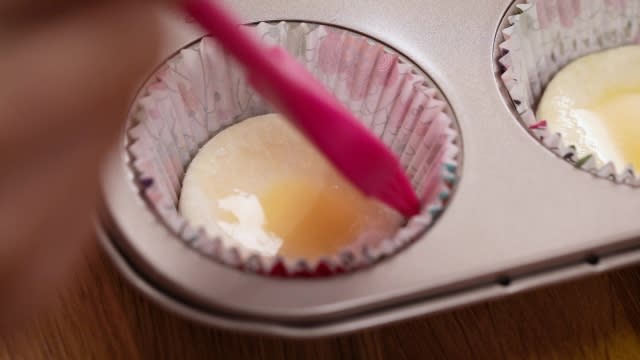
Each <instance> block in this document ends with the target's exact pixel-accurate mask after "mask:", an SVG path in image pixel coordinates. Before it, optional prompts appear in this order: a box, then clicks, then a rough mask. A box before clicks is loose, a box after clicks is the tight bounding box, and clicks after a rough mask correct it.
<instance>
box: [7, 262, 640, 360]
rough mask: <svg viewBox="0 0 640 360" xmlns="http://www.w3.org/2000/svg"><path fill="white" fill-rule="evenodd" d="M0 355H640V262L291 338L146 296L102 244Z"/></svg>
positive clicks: (565, 357)
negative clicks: (200, 321) (216, 325)
mask: <svg viewBox="0 0 640 360" xmlns="http://www.w3.org/2000/svg"><path fill="white" fill-rule="evenodd" d="M80 270H81V271H79V272H78V273H79V274H81V275H78V276H77V278H76V279H74V282H73V284H72V286H71V288H70V290H69V291H67V292H65V293H64V295H63V296H62V300H61V301H60V303H59V304H58V305H57V306H55V307H54V308H53V309H51V310H50V311H49V312H48V313H46V314H43V315H42V316H41V317H40V318H38V319H37V320H36V321H34V322H33V323H32V324H31V325H30V326H29V327H28V328H27V329H26V330H25V331H24V332H22V333H20V334H17V335H15V336H13V337H12V338H9V339H0V359H234V360H235V359H545V360H546V359H640V301H639V296H640V268H630V269H625V270H622V271H617V272H613V273H609V274H605V275H601V276H598V277H593V278H589V279H584V280H579V281H575V282H571V283H567V284H562V285H558V286H553V287H549V288H546V289H542V290H537V291H533V292H528V293H524V294H519V295H516V296H513V297H509V298H507V299H502V300H498V301H494V302H489V303H483V304H479V305H474V306H470V307H467V308H463V309H460V310H456V311H452V312H447V313H443V314H438V315H435V316H430V317H424V318H419V319H416V320H411V321H406V322H403V323H399V324H394V325H390V326H386V327H383V328H380V329H374V330H369V331H364V332H360V333H356V334H352V335H346V336H339V337H333V338H326V339H319V340H284V339H278V338H270V337H261V336H253V335H245V334H238V333H233V332H228V331H220V330H216V329H210V328H207V327H204V326H201V325H196V324H193V323H190V322H188V321H186V320H183V319H181V318H178V317H176V316H174V315H172V314H169V313H167V312H166V311H164V310H162V309H160V308H159V307H157V306H156V305H154V304H152V303H151V302H150V301H148V300H146V299H145V298H143V297H142V296H141V295H139V294H138V293H137V292H136V291H135V290H134V289H133V288H132V287H131V286H129V285H128V284H127V283H126V282H125V281H124V279H122V278H121V277H120V276H119V275H118V274H117V272H116V270H115V269H114V268H113V266H112V265H111V264H110V263H109V261H108V259H106V257H105V255H103V254H101V253H100V252H99V251H96V252H95V254H92V255H88V256H87V260H86V262H85V264H84V266H83V268H82V269H80Z"/></svg>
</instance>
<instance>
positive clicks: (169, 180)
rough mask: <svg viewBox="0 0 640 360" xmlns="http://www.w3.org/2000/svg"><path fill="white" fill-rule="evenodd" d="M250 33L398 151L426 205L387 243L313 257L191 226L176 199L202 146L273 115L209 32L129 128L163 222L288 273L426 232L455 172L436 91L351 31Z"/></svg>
mask: <svg viewBox="0 0 640 360" xmlns="http://www.w3.org/2000/svg"><path fill="white" fill-rule="evenodd" d="M254 29H255V31H256V32H257V34H258V35H259V36H260V37H261V38H262V40H263V41H265V42H267V43H271V44H278V45H281V46H283V47H284V48H285V49H287V50H288V51H289V52H290V53H291V54H293V55H294V56H295V57H296V58H297V59H298V60H299V61H301V62H302V63H303V64H305V65H306V67H307V69H309V70H310V71H311V72H312V73H313V74H314V75H315V76H316V77H317V78H318V79H319V80H320V81H321V82H322V83H324V84H325V85H326V86H327V87H328V88H329V89H330V90H331V91H332V92H333V93H334V94H335V95H336V97H337V98H338V99H339V100H340V101H341V102H343V103H344V104H345V105H346V106H348V107H349V109H351V111H352V112H353V113H354V114H355V115H356V116H357V117H358V118H359V119H360V120H361V121H362V122H363V124H364V125H366V126H367V127H369V128H370V129H371V130H372V131H373V132H374V133H375V134H376V135H377V136H379V137H380V138H381V139H382V140H383V141H384V142H385V144H386V145H388V146H389V147H390V148H391V149H392V150H393V151H394V152H395V153H396V154H397V155H398V157H399V159H400V161H401V163H402V165H403V166H404V168H405V169H406V171H407V174H408V175H409V176H410V179H411V181H412V184H413V186H414V188H415V189H416V190H417V192H418V193H419V195H420V196H421V198H422V200H423V203H424V204H425V205H424V209H423V211H422V212H421V213H420V214H419V215H417V216H415V217H413V218H411V219H409V220H408V222H407V224H406V225H405V226H404V227H402V228H401V229H400V230H398V232H397V233H396V235H395V236H394V237H393V238H391V239H386V240H384V241H381V242H379V243H377V244H370V243H363V244H362V243H361V244H354V245H352V246H348V247H346V248H345V249H344V250H343V251H341V252H340V253H338V254H334V255H330V256H326V257H323V258H320V259H314V260H308V259H291V258H283V257H280V256H276V257H266V256H263V255H259V254H255V253H251V252H250V251H248V250H246V249H243V248H239V247H234V246H230V245H229V244H227V243H225V240H224V239H223V237H222V236H216V234H208V233H205V232H204V230H202V229H199V228H195V227H193V226H191V225H190V224H188V222H187V221H186V220H185V219H184V218H183V217H182V216H181V215H180V214H179V213H178V211H177V203H178V197H179V194H180V186H181V180H182V178H183V176H184V173H185V170H186V168H187V166H188V165H189V162H190V161H191V159H192V158H193V157H194V156H195V154H196V153H197V151H198V149H199V148H200V146H202V145H203V144H204V143H205V142H206V141H207V140H209V139H210V138H211V137H213V136H214V135H215V134H216V133H217V132H218V131H220V130H221V129H223V128H225V127H227V126H229V125H232V124H234V123H237V122H239V121H242V120H244V119H246V118H249V117H252V116H256V115H260V114H264V113H269V112H271V110H270V109H269V106H268V105H267V104H266V103H265V102H264V101H263V100H262V99H261V98H260V97H259V96H257V95H256V93H254V91H253V90H252V89H251V88H250V87H249V85H248V84H247V82H246V81H245V78H244V76H243V73H242V71H241V70H240V69H239V68H238V66H237V65H236V64H235V63H234V62H233V61H232V60H231V59H230V58H229V57H228V56H227V55H226V54H225V53H224V52H223V51H221V49H220V48H219V47H218V46H217V45H216V43H215V42H214V41H213V40H212V39H210V38H207V37H205V38H202V39H201V40H200V41H199V42H197V43H195V44H194V45H192V46H189V47H187V48H185V49H183V50H181V51H180V52H179V53H178V54H177V55H175V56H174V57H173V58H171V59H169V60H168V61H167V62H166V63H165V64H164V65H163V66H162V67H161V68H160V69H159V70H158V71H157V73H156V74H155V75H154V77H153V78H152V79H151V80H150V82H149V83H148V85H147V86H146V87H145V88H144V89H143V91H142V93H141V94H142V96H140V97H139V100H138V102H137V105H136V106H138V109H137V112H136V115H135V116H134V118H133V119H132V122H131V124H130V128H129V129H130V130H129V132H128V133H129V138H130V142H129V145H128V150H129V152H130V154H131V155H132V159H133V160H132V163H131V165H132V168H133V170H134V172H135V175H136V179H137V181H138V183H139V185H140V186H141V187H142V189H143V191H142V194H143V197H144V198H145V199H146V200H147V202H148V204H150V206H152V207H153V208H154V209H155V212H156V214H157V215H158V216H159V217H160V218H161V220H162V223H163V224H164V225H166V226H168V227H169V228H170V229H171V230H172V231H173V232H174V233H175V234H176V235H177V236H178V237H180V238H181V239H182V240H183V241H185V242H186V243H188V244H189V245H190V246H191V247H193V248H194V249H196V250H197V251H199V252H201V253H203V254H206V255H208V256H210V257H211V258H212V259H215V260H217V261H220V262H222V263H224V264H227V265H229V266H233V267H237V268H239V269H243V270H246V271H251V272H256V273H261V274H272V275H282V276H310V275H313V276H317V275H328V274H335V273H340V272H344V271H348V270H352V269H356V268H360V267H363V266H366V265H368V264H371V263H373V262H375V261H376V260H378V259H380V258H382V257H385V256H388V255H390V254H392V253H394V252H396V251H398V249H400V248H402V247H403V246H405V245H406V244H408V243H409V242H411V241H412V240H414V239H415V238H416V237H418V236H419V235H420V234H422V233H423V232H424V231H425V229H426V228H427V227H428V226H429V225H430V224H431V223H432V222H433V220H434V219H435V217H437V216H438V214H439V213H440V212H441V211H442V210H443V208H444V206H445V202H446V200H447V198H448V197H449V194H450V191H451V187H452V184H453V183H454V182H455V180H456V173H457V171H456V169H457V154H458V147H457V146H456V137H457V131H456V128H455V127H454V125H453V122H452V119H451V116H450V115H449V114H448V109H449V107H448V105H447V103H446V101H445V100H444V98H443V97H442V96H440V94H439V91H438V90H437V89H435V88H433V87H430V86H428V85H427V79H426V78H425V77H424V76H423V75H421V74H419V73H418V72H416V71H415V70H414V67H413V66H412V65H410V64H408V63H407V62H405V61H403V60H402V59H401V58H400V57H399V56H398V55H396V54H393V53H392V52H390V51H389V50H387V49H385V48H384V47H383V46H382V45H381V44H378V43H376V42H374V41H372V40H370V39H368V38H365V37H363V36H360V35H356V34H354V33H351V32H348V31H346V30H342V29H337V28H331V27H327V26H323V25H311V24H305V23H293V22H281V23H278V24H269V23H260V24H258V25H257V26H255V27H254ZM422 189H435V191H431V193H424V191H423V190H422Z"/></svg>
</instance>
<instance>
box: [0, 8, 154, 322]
mask: <svg viewBox="0 0 640 360" xmlns="http://www.w3.org/2000/svg"><path fill="white" fill-rule="evenodd" d="M157 6H158V4H155V3H153V1H151V0H149V1H143V0H137V1H133V0H120V1H118V0H84V1H83V0H68V1H63V0H4V1H2V2H0V82H1V84H0V165H1V168H0V295H1V296H0V335H1V334H2V333H3V332H7V331H8V330H11V329H15V328H16V327H17V326H18V325H19V324H21V323H22V322H23V321H24V320H25V319H26V318H27V317H28V316H29V315H31V314H33V311H34V310H36V309H37V308H39V307H40V306H41V305H42V304H43V303H45V302H46V301H48V300H51V297H52V295H53V293H55V291H56V290H57V289H59V288H60V286H61V284H62V281H63V280H64V278H65V276H66V275H68V274H69V271H70V269H72V268H73V265H74V263H75V262H76V261H77V260H78V257H79V255H80V253H81V251H82V249H83V246H85V245H87V242H89V241H90V240H91V239H92V238H93V237H92V235H91V234H92V220H93V219H92V217H93V214H94V210H95V208H96V201H97V194H98V170H99V166H100V162H101V159H102V157H103V155H104V153H105V151H106V149H107V148H108V146H109V145H110V143H111V142H112V141H113V139H114V136H115V135H116V134H117V133H118V130H119V129H120V127H121V126H122V121H123V120H124V119H125V116H126V113H127V111H128V105H129V104H128V102H129V101H130V97H131V96H132V94H133V93H134V92H135V88H136V86H137V85H138V84H139V82H140V80H141V79H142V78H143V77H144V75H145V74H146V73H148V72H149V71H150V70H151V69H152V67H153V65H154V60H156V57H157V56H158V45H159V40H160V39H159V37H160V31H159V22H158V19H157V10H158V9H156V7H157Z"/></svg>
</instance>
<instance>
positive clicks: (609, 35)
mask: <svg viewBox="0 0 640 360" xmlns="http://www.w3.org/2000/svg"><path fill="white" fill-rule="evenodd" d="M516 7H517V14H516V15H512V16H509V18H508V20H509V24H510V26H509V27H507V28H506V29H504V30H503V31H502V34H503V36H504V42H502V43H501V44H500V45H499V47H500V49H501V51H502V53H503V54H502V56H501V57H500V59H499V62H500V64H502V65H503V66H504V68H505V70H504V72H503V73H502V76H501V79H502V81H503V83H504V85H505V87H506V89H507V91H508V92H509V94H510V95H511V98H512V100H513V103H514V105H515V107H516V110H517V112H518V114H519V115H520V118H521V119H522V121H523V122H524V124H525V125H526V126H527V127H528V129H529V130H530V132H531V133H532V134H533V135H534V136H535V137H536V138H537V139H539V140H540V141H541V142H542V144H543V145H545V146H546V147H548V148H549V149H550V150H552V151H553V152H554V153H556V154H558V155H559V156H560V157H562V158H563V159H565V160H567V161H569V162H571V163H573V164H574V165H576V166H577V167H579V168H582V169H584V170H587V171H589V172H591V173H593V174H594V175H596V176H598V177H602V178H608V179H611V180H613V181H616V182H619V183H625V184H631V185H636V186H637V185H640V179H638V178H637V177H636V175H635V172H634V169H633V168H632V166H631V165H628V166H627V167H625V169H622V171H620V172H618V170H620V169H616V168H615V166H614V164H613V162H611V161H610V160H611V159H600V158H599V157H598V156H597V155H596V154H591V153H588V152H586V151H584V150H583V149H580V148H577V147H576V146H575V145H571V144H568V145H567V144H565V143H564V142H563V141H562V134H560V133H558V132H555V131H554V129H549V128H548V127H547V126H546V124H545V123H542V122H540V119H537V118H536V116H535V107H536V105H537V102H538V100H539V99H540V97H541V96H542V92H543V91H544V87H545V86H546V85H547V83H548V82H549V81H550V80H551V78H552V77H553V75H555V74H556V73H557V72H558V70H560V69H561V68H562V67H563V66H565V65H566V64H567V63H569V62H570V61H572V60H575V59H577V58H579V57H581V56H584V55H587V54H590V53H594V52H598V51H601V50H605V49H609V48H614V47H618V46H622V45H627V44H633V43H637V44H640V0H537V1H536V0H528V1H526V2H525V3H524V4H519V5H516Z"/></svg>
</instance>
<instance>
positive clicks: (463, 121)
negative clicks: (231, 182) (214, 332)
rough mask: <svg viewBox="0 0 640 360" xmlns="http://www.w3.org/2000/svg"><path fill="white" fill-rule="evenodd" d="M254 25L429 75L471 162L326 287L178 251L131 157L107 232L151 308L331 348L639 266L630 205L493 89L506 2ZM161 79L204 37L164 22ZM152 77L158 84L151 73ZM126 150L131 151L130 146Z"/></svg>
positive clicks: (355, 9) (379, 6) (113, 169)
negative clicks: (362, 41) (417, 226)
mask: <svg viewBox="0 0 640 360" xmlns="http://www.w3.org/2000/svg"><path fill="white" fill-rule="evenodd" d="M233 5H234V7H235V8H236V9H237V10H238V11H239V13H240V14H241V15H242V17H243V19H244V20H245V21H246V22H248V23H250V22H259V21H275V20H296V21H305V22H317V23H327V24H331V25H334V26H340V27H344V28H346V29H350V30H354V31H357V32H361V33H363V34H366V35H367V36H370V37H372V38H375V39H377V40H379V41H380V42H382V43H385V44H387V45H388V46H389V47H390V48H393V49H395V50H396V51H397V52H399V53H401V54H403V55H404V56H405V57H406V58H407V59H409V60H410V61H412V62H413V63H414V64H416V65H417V66H418V67H420V68H421V69H422V70H423V71H424V72H425V73H426V74H428V75H429V77H430V78H431V79H432V80H433V82H434V83H435V84H437V86H438V87H439V88H440V90H441V91H442V92H443V93H444V95H445V96H446V98H447V100H448V101H449V103H450V104H451V107H452V109H453V112H454V113H455V115H456V119H457V122H458V124H459V128H460V133H461V137H462V140H463V141H462V142H463V143H462V144H461V149H462V152H463V159H464V161H463V162H462V163H461V167H460V169H459V172H460V174H459V175H460V179H459V183H458V185H457V190H456V194H455V196H454V197H453V199H452V200H451V202H450V203H449V204H448V206H447V210H446V212H445V213H444V214H443V215H442V216H441V218H440V219H439V220H438V221H437V222H436V223H435V225H434V226H433V227H432V228H431V229H430V230H429V231H428V232H427V233H426V234H425V235H424V236H423V238H421V239H419V240H418V241H416V242H415V243H414V244H412V245H411V246H410V247H408V248H406V249H405V250H403V251H401V252H400V253H398V254H396V255H395V256H393V257H390V258H388V259H386V260H384V261H382V262H380V263H378V264H377V265H375V266H372V267H369V268H367V269H364V270H360V271H356V272H353V273H349V274H343V275H340V276H333V277H328V278H321V279H280V278H269V277H262V276H256V275H254V274H250V273H246V272H240V271H237V270H235V269H232V268H229V267H227V266H224V265H221V264H219V263H217V262H213V261H211V260H210V259H208V258H206V257H204V256H202V255H200V254H198V253H197V252H195V251H193V250H192V249H190V248H188V247H187V246H185V245H184V244H183V243H182V242H180V241H177V239H176V237H175V236H174V235H173V234H172V233H171V232H170V231H168V230H167V228H165V227H162V226H158V221H159V220H158V218H157V217H156V215H155V214H154V213H153V212H152V210H151V209H150V208H149V207H148V206H147V204H146V203H145V202H144V201H143V199H142V197H141V196H140V194H139V189H138V188H137V186H136V185H135V184H134V182H133V175H132V173H131V171H130V170H129V168H128V167H127V165H126V164H127V163H128V161H129V159H128V158H127V157H128V155H127V152H126V151H125V148H124V144H125V141H122V142H120V143H119V144H118V145H117V146H116V147H115V148H114V149H113V151H112V153H111V155H110V157H109V159H108V162H107V164H106V166H105V169H104V187H103V188H104V206H103V208H102V209H101V210H102V211H101V212H100V218H99V222H98V232H99V234H100V235H101V236H100V237H101V239H102V243H103V244H104V245H105V248H106V250H107V252H108V253H109V254H110V255H111V256H112V258H113V259H114V261H115V263H116V264H117V265H118V267H119V268H120V269H121V270H122V271H123V273H124V274H125V275H126V276H127V277H128V278H129V279H130V280H131V281H132V282H133V283H134V284H135V285H136V286H137V287H138V288H139V289H141V290H142V291H143V292H144V293H146V294H148V295H149V296H150V297H151V298H152V299H154V300H155V301H157V302H159V303H161V304H163V305H164V306H166V307H167V308H169V309H171V310H173V311H175V312H177V313H180V314H182V315H184V316H187V317H189V318H191V319H193V320H195V321H199V322H204V323H207V324H211V325H215V326H219V327H224V328H231V329H238V330H245V331H252V332H261V333H269V334H278V335H284V336H292V337H315V336H325V335H332V334H337V333H343V332H348V331H354V330H358V329H363V328H367V327H371V326H376V325H381V324H385V323H389V322H392V321H398V320H402V319H407V318H410V317H414V316H418V315H422V314H427V313H433V312H436V311H441V310H444V309H448V308H453V307H456V306H460V305H464V304H469V303H472V302H477V301H481V300H486V299H490V298H495V297H500V296H504V295H507V294H510V293H514V292H519V291H523V290H525V289H529V288H533V287H536V286H540V285H543V284H548V283H551V282H556V281H560V280H565V279H570V278H574V277H578V276H582V275H586V274H590V273H595V272H599V271H603V270H608V269H611V268H615V267H619V266H622V265H625V264H630V263H635V262H638V261H639V260H640V248H639V245H640V239H639V236H640V222H639V221H637V216H636V214H637V213H638V211H639V210H640V197H638V196H637V195H638V194H637V193H636V191H637V189H634V188H631V187H628V186H620V185H618V184H615V183H613V182H607V181H598V179H596V178H595V177H593V176H592V175H590V174H589V173H586V172H583V171H580V170H577V169H574V168H572V167H571V166H568V165H567V164H566V163H564V162H563V161H560V160H558V158H557V157H556V156H555V155H554V154H552V153H551V152H549V151H546V150H545V149H544V147H543V146H542V145H541V144H539V143H538V142H537V141H536V140H535V139H533V138H532V137H531V136H529V134H527V131H526V130H525V129H524V128H523V127H522V126H521V125H520V124H519V122H518V120H517V114H516V112H515V109H514V108H513V106H512V104H511V102H510V101H508V100H506V99H508V95H507V94H506V91H505V89H504V88H503V87H502V86H501V85H500V82H499V81H498V80H499V79H498V73H499V67H498V64H497V56H498V54H497V51H496V50H497V49H496V48H495V46H496V44H497V43H498V42H499V41H497V39H498V38H499V37H500V36H501V35H500V34H499V33H498V29H500V28H502V27H503V25H504V24H505V19H504V15H505V14H506V13H507V12H508V11H510V10H509V9H510V5H512V4H511V3H510V2H509V1H502V0H501V1H496V0H477V1H457V2H445V1H437V0H425V1H420V2H405V3H397V2H392V1H386V0H385V1H380V2H376V5H375V6H371V5H370V4H369V3H366V2H363V1H358V2H351V3H349V4H348V5H347V3H345V2H343V1H341V0H327V1H325V2H322V3H318V2H315V3H305V2H289V1H284V0H272V1H268V2H265V1H258V0H246V1H242V2H236V3H234V4H233ZM164 21H165V23H166V27H165V28H166V33H167V34H166V35H167V37H166V44H164V53H163V54H162V56H161V57H160V58H159V59H158V64H160V63H161V62H162V61H164V59H166V58H167V57H168V56H170V55H171V54H172V53H174V52H175V51H176V50H178V49H180V48H182V47H184V46H186V45H188V44H189V43H191V42H193V41H194V40H196V39H198V38H199V37H201V36H202V33H200V31H199V30H197V28H196V27H194V26H193V24H190V23H189V22H188V21H187V19H185V18H184V17H183V16H180V15H176V14H172V13H169V12H168V13H166V14H165V18H164ZM149 71H150V73H151V71H152V69H149ZM123 138H124V136H123Z"/></svg>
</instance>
